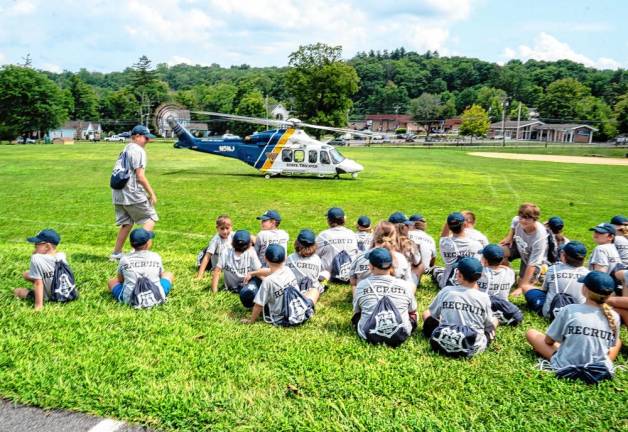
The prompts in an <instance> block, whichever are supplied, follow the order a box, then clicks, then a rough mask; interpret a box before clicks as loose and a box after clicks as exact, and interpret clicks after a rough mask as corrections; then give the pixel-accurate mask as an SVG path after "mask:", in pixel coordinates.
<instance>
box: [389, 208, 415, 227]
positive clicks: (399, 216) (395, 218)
mask: <svg viewBox="0 0 628 432" xmlns="http://www.w3.org/2000/svg"><path fill="white" fill-rule="evenodd" d="M388 222H390V223H394V224H400V223H402V224H406V225H414V222H410V220H409V219H408V216H406V215H405V214H404V213H402V212H400V211H397V212H394V213H393V214H391V215H390V216H389V217H388Z"/></svg>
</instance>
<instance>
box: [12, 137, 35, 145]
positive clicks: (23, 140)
mask: <svg viewBox="0 0 628 432" xmlns="http://www.w3.org/2000/svg"><path fill="white" fill-rule="evenodd" d="M15 142H16V143H18V144H35V143H36V142H37V141H35V140H34V139H32V138H28V137H24V136H21V137H17V138H15Z"/></svg>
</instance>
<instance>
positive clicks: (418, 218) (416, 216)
mask: <svg viewBox="0 0 628 432" xmlns="http://www.w3.org/2000/svg"><path fill="white" fill-rule="evenodd" d="M408 220H409V221H410V222H425V217H424V216H423V215H422V214H413V215H412V216H410V217H409V218H408Z"/></svg>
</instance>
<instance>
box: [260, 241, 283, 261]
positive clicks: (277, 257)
mask: <svg viewBox="0 0 628 432" xmlns="http://www.w3.org/2000/svg"><path fill="white" fill-rule="evenodd" d="M264 257H265V258H266V261H268V262H271V263H275V264H279V263H282V262H284V261H285V260H286V251H285V249H284V248H283V246H281V245H278V244H277V243H273V244H271V245H268V248H267V249H266V253H264Z"/></svg>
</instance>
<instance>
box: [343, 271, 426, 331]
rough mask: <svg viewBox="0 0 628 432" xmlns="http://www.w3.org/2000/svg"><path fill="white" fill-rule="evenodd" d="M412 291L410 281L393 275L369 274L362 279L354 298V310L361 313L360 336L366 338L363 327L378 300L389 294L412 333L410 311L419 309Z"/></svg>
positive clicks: (405, 325) (403, 323)
mask: <svg viewBox="0 0 628 432" xmlns="http://www.w3.org/2000/svg"><path fill="white" fill-rule="evenodd" d="M412 292H413V287H412V285H411V284H410V283H408V282H407V281H403V280H401V279H399V278H395V277H393V276H369V277H368V278H366V279H364V280H362V281H360V283H359V284H358V286H357V287H356V290H355V296H354V298H353V312H354V313H358V312H360V313H361V315H360V321H359V322H358V334H359V335H360V337H362V338H363V339H366V335H365V334H364V333H363V332H362V327H363V326H364V323H366V321H368V319H369V318H370V317H371V315H372V314H373V311H374V310H375V307H376V306H377V302H378V301H379V299H381V298H382V297H383V296H388V298H390V300H391V302H392V304H393V305H395V306H396V307H397V310H398V311H399V315H400V316H401V322H402V325H403V328H404V329H405V330H406V331H407V333H408V334H410V333H411V332H412V324H411V323H410V316H409V315H408V313H409V312H415V311H416V309H417V304H416V299H415V298H414V295H412Z"/></svg>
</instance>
